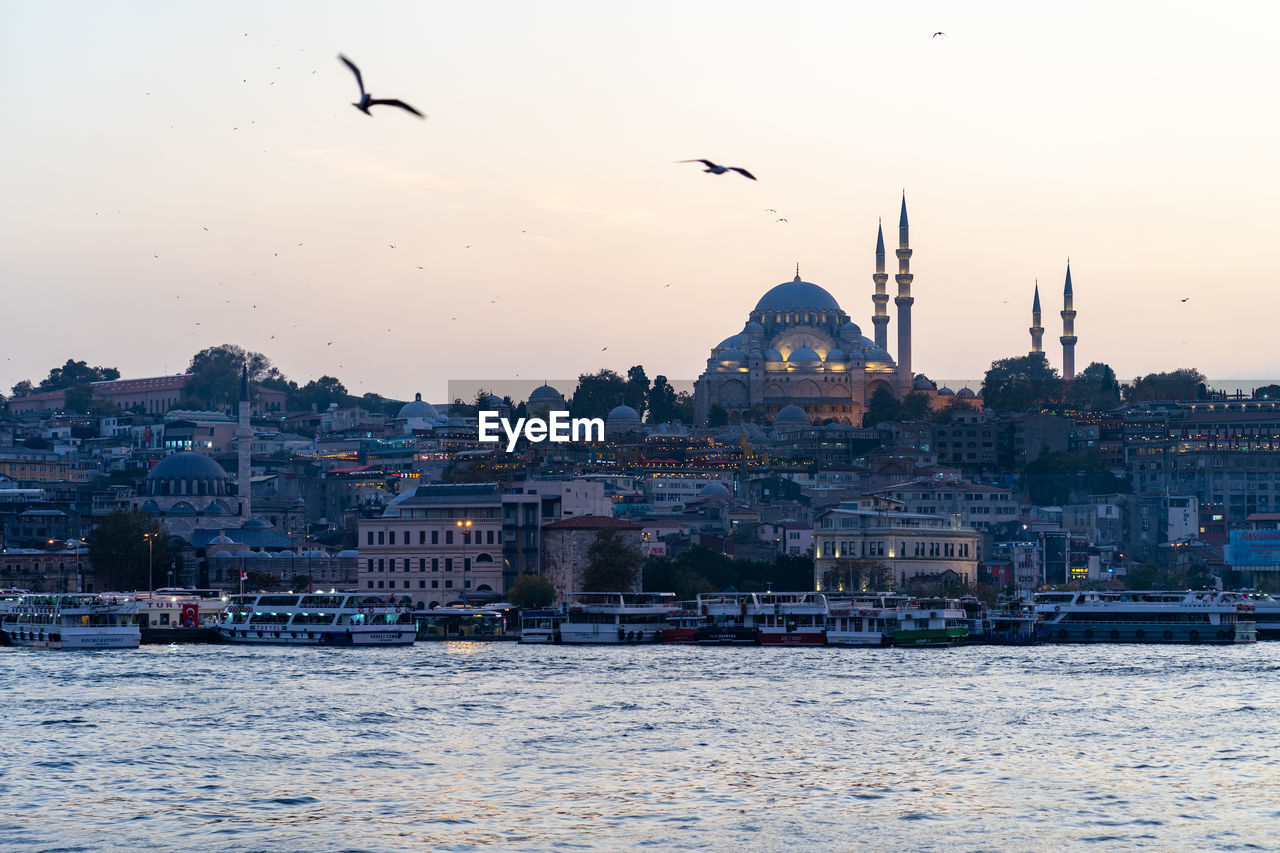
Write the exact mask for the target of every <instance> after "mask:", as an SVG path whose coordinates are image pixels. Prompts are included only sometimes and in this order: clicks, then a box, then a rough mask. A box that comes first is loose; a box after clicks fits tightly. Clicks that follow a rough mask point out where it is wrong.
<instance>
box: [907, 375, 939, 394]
mask: <svg viewBox="0 0 1280 853" xmlns="http://www.w3.org/2000/svg"><path fill="white" fill-rule="evenodd" d="M911 387H912V389H913V390H915V391H932V390H933V388H934V384H933V383H932V382H930V381H929V380H928V379H926V378H924V377H923V376H917V377H916V381H915V382H914V383H912V385H911Z"/></svg>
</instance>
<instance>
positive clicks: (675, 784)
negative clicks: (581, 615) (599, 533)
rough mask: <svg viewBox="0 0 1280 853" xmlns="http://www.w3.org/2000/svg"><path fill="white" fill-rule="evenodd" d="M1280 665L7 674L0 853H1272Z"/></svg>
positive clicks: (263, 651)
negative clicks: (870, 852)
mask: <svg viewBox="0 0 1280 853" xmlns="http://www.w3.org/2000/svg"><path fill="white" fill-rule="evenodd" d="M1278 679H1280V643H1259V644H1256V645H1247V646H1230V647H1208V646H1141V645H1139V646H1123V645H1079V646H1074V645H1063V646H1056V645H1050V646H1036V647H994V646H971V647H961V648H949V649H850V648H814V649H802V648H698V647H691V646H620V647H573V646H525V645H517V644H515V643H460V642H459V643H454V642H435V643H419V644H417V645H414V646H411V647H407V648H396V649H351V648H348V649H339V648H278V647H270V646H218V645H187V646H180V645H174V646H143V647H142V648H140V649H136V650H130V651H121V650H104V651H88V652H73V651H49V650H39V649H26V648H3V649H0V695H2V696H3V701H2V702H0V737H2V741H0V849H3V850H5V851H49V853H53V851H99V850H106V851H114V850H141V849H145V850H148V851H258V850H261V851H294V850H297V851H400V850H447V851H471V850H491V849H493V850H504V851H506V850H513V851H518V850H529V851H543V850H555V851H559V850H564V851H583V850H590V851H594V850H607V851H625V850H680V851H686V850H711V851H742V850H751V851H754V850H760V851H775V850H776V851H784V850H785V851H805V850H824V851H825V850H875V851H879V850H909V851H933V850H937V851H953V850H966V851H987V850H991V851H1039V850H1044V851H1059V850H1096V851H1112V850H1160V851H1177V850H1189V851H1190V850H1194V851H1204V850H1276V849H1278V848H1280V687H1278V686H1277V681H1278Z"/></svg>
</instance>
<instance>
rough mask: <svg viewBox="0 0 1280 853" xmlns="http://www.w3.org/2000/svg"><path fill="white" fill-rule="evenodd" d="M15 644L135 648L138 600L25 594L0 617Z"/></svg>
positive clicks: (138, 635) (0, 626) (139, 638)
mask: <svg viewBox="0 0 1280 853" xmlns="http://www.w3.org/2000/svg"><path fill="white" fill-rule="evenodd" d="M0 630H3V631H4V634H5V636H6V637H8V639H9V643H10V644H11V645H15V646H33V647H36V648H46V649H136V648H137V647H138V645H139V643H140V642H141V641H142V635H141V632H140V631H139V630H138V605H137V602H135V601H133V600H132V599H130V598H128V597H126V596H123V595H111V594H107V595H94V594H90V593H63V594H55V595H23V596H21V597H20V598H19V599H18V600H17V603H16V604H13V605H12V606H11V607H10V609H9V611H8V612H7V613H5V614H4V616H3V618H2V619H0Z"/></svg>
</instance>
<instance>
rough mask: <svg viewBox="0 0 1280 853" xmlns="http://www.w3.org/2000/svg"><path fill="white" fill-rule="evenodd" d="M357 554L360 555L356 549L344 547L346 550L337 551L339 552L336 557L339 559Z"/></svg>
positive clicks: (356, 555)
mask: <svg viewBox="0 0 1280 853" xmlns="http://www.w3.org/2000/svg"><path fill="white" fill-rule="evenodd" d="M359 556H360V552H359V551H357V550H355V549H354V548H347V549H346V550H344V551H339V552H338V558H339V559H344V558H350V557H359Z"/></svg>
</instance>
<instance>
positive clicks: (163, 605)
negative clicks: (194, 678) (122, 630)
mask: <svg viewBox="0 0 1280 853" xmlns="http://www.w3.org/2000/svg"><path fill="white" fill-rule="evenodd" d="M134 599H135V600H136V601H137V602H138V627H139V629H140V630H141V632H142V643H143V645H148V644H153V643H154V644H164V643H216V642H218V629H217V624H218V620H219V619H220V618H221V617H222V612H223V610H225V609H226V605H227V602H228V599H227V597H226V596H224V595H223V594H222V593H221V591H219V590H216V589H177V588H168V589H158V590H156V591H155V592H140V593H137V594H135V595H134Z"/></svg>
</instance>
